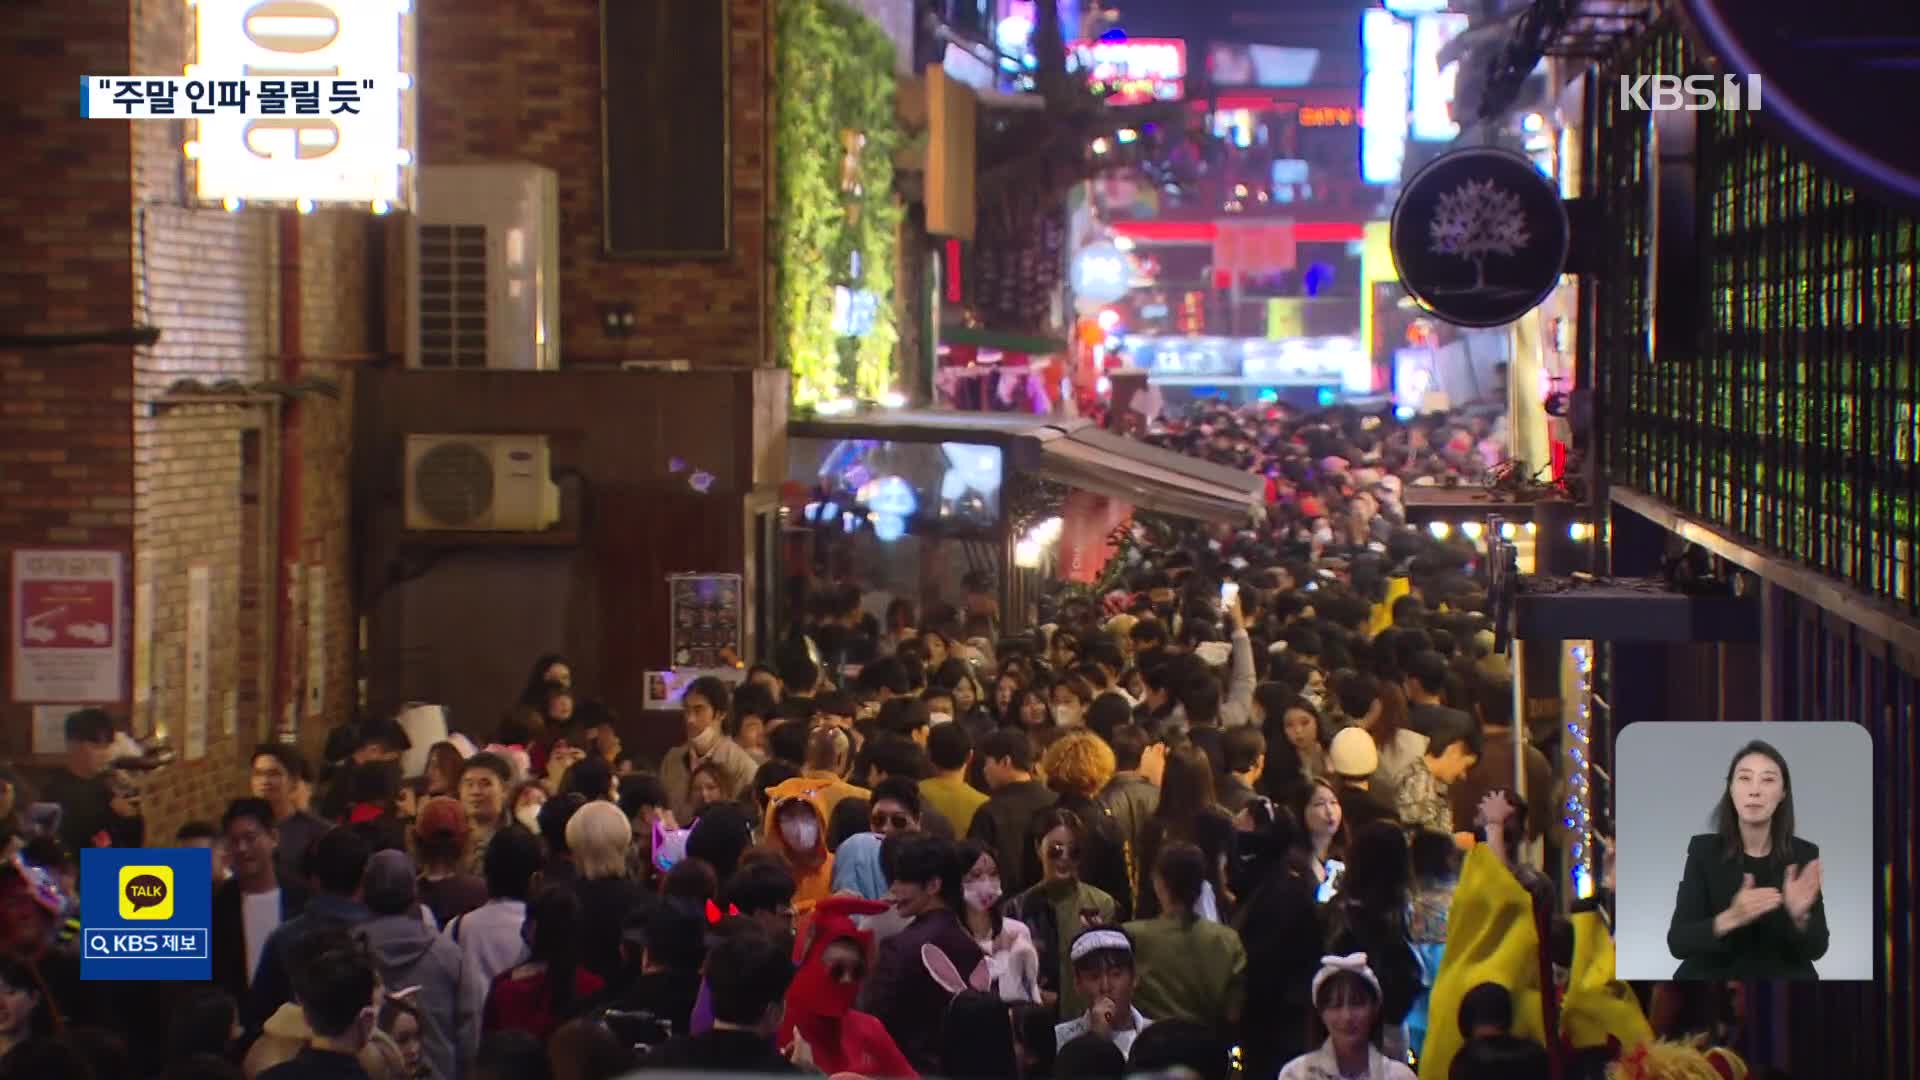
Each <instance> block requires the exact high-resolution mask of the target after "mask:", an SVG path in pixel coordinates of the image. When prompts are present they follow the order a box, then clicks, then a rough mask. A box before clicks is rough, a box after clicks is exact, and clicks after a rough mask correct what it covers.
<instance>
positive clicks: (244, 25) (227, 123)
mask: <svg viewBox="0 0 1920 1080" xmlns="http://www.w3.org/2000/svg"><path fill="white" fill-rule="evenodd" d="M194 14H195V20H196V24H197V37H196V41H197V55H198V62H197V64H196V65H195V67H193V68H190V69H188V73H189V74H190V75H193V76H196V77H199V78H233V77H235V76H268V77H277V76H285V77H287V78H289V79H295V78H321V79H332V78H334V77H341V78H353V77H366V76H372V77H374V78H375V79H376V80H377V81H378V83H379V84H380V85H382V86H390V87H397V88H398V89H397V90H395V91H393V92H392V93H380V94H374V95H368V96H367V97H365V98H364V99H363V100H362V101H361V103H360V106H359V112H358V113H357V114H355V115H352V116H333V115H310V116H286V117H280V118H256V119H247V118H245V117H241V116H231V115H220V116H208V117H202V118H200V119H199V120H198V121H197V124H198V131H197V134H196V137H195V139H194V141H193V144H192V146H191V154H192V156H193V158H194V162H195V175H196V180H195V193H196V195H197V196H198V197H199V198H200V199H201V200H202V201H203V202H209V203H224V204H225V205H226V206H227V207H229V208H234V207H237V206H238V205H239V204H240V203H243V202H268V203H301V204H314V205H328V204H333V205H339V204H352V205H358V206H364V207H371V208H372V209H373V210H374V211H375V212H385V211H386V210H388V209H390V208H405V207H407V206H408V205H409V204H410V203H411V202H412V193H413V152H412V147H413V141H414V139H413V116H414V108H413V89H412V86H413V84H412V80H411V77H410V75H409V73H410V72H411V71H412V68H413V62H412V61H413V57H412V55H411V42H412V40H413V26H412V22H413V15H412V4H411V0H351V2H350V3H349V2H348V0H199V2H198V3H197V4H196V5H194Z"/></svg>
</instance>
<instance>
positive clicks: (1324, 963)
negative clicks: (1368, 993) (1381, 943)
mask: <svg viewBox="0 0 1920 1080" xmlns="http://www.w3.org/2000/svg"><path fill="white" fill-rule="evenodd" d="M1342 973H1344V974H1347V975H1358V976H1360V977H1361V978H1362V979H1365V980H1366V982H1367V985H1368V986H1371V987H1373V996H1374V997H1376V998H1377V997H1379V996H1381V995H1380V979H1379V977H1378V976H1376V975H1375V974H1374V973H1373V969H1372V968H1370V967H1368V966H1367V954H1366V953H1363V952H1357V953H1351V954H1349V955H1347V956H1323V957H1321V958H1320V970H1319V971H1318V972H1316V973H1315V974H1314V976H1313V999H1314V1000H1315V1001H1319V1000H1320V984H1322V983H1324V982H1326V981H1327V980H1328V979H1331V978H1333V977H1334V976H1335V975H1339V974H1342Z"/></svg>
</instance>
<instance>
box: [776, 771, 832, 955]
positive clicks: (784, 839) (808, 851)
mask: <svg viewBox="0 0 1920 1080" xmlns="http://www.w3.org/2000/svg"><path fill="white" fill-rule="evenodd" d="M825 794H826V792H825V789H824V786H823V784H822V782H821V781H819V780H815V779H811V778H809V777H804V776H799V777H795V778H793V779H792V780H788V781H785V782H783V783H780V784H777V785H775V786H774V787H771V788H768V789H767V819H766V826H765V828H763V829H762V830H761V833H760V835H761V836H762V837H763V843H764V845H765V846H766V848H767V849H768V850H770V851H773V852H774V853H775V854H778V855H779V856H780V857H781V858H782V859H784V860H785V861H786V864H787V868H788V869H789V870H792V871H793V881H794V885H795V888H794V892H793V910H794V914H795V915H797V916H800V917H801V918H803V919H804V918H805V917H806V915H807V914H808V913H809V912H811V911H812V910H813V906H814V905H815V904H817V903H819V902H820V901H822V900H824V899H826V898H827V897H828V896H829V895H831V894H832V892H833V855H832V853H831V852H829V851H828V850H827V810H826V798H825Z"/></svg>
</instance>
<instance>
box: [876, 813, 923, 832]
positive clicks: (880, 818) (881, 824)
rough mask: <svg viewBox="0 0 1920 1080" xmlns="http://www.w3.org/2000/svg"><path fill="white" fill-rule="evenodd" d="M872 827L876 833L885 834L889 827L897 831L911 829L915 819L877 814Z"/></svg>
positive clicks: (897, 815) (902, 815) (905, 816)
mask: <svg viewBox="0 0 1920 1080" xmlns="http://www.w3.org/2000/svg"><path fill="white" fill-rule="evenodd" d="M872 825H873V831H874V832H885V831H886V829H887V826H889V825H891V826H893V827H894V828H896V829H911V828H913V819H912V818H910V817H908V816H907V815H905V814H875V815H873V822H872Z"/></svg>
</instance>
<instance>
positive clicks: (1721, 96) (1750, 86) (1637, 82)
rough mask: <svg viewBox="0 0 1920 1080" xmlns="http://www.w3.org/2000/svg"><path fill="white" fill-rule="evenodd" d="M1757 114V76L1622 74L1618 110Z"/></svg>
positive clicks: (1758, 91)
mask: <svg viewBox="0 0 1920 1080" xmlns="http://www.w3.org/2000/svg"><path fill="white" fill-rule="evenodd" d="M1716 109H1726V110H1728V111H1729V112H1740V111H1741V110H1743V109H1744V110H1745V111H1747V112H1759V111H1760V76H1758V75H1722V76H1720V77H1719V78H1715V77H1714V76H1712V75H1688V76H1686V77H1685V78H1682V77H1681V76H1678V75H1634V76H1628V75H1622V76H1620V111H1621V112H1633V111H1635V110H1638V111H1640V112H1712V111H1714V110H1716Z"/></svg>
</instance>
